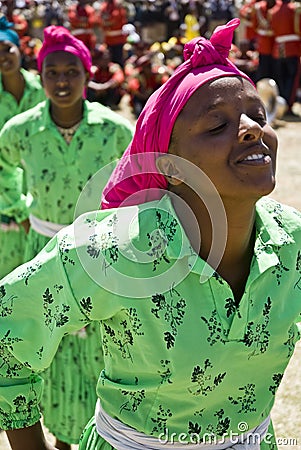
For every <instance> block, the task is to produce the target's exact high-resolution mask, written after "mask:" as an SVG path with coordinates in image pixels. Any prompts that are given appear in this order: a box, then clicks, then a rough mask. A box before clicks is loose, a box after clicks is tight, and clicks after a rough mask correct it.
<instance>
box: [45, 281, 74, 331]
mask: <svg viewBox="0 0 301 450" xmlns="http://www.w3.org/2000/svg"><path fill="white" fill-rule="evenodd" d="M43 308H44V316H45V325H46V327H48V328H49V330H50V331H51V332H53V330H54V328H55V327H57V328H59V327H62V326H64V325H65V324H66V323H67V322H69V317H68V316H67V315H66V313H67V312H68V311H69V310H70V306H69V305H66V304H62V305H54V298H53V295H52V293H51V292H50V289H49V288H46V290H45V292H44V294H43Z"/></svg>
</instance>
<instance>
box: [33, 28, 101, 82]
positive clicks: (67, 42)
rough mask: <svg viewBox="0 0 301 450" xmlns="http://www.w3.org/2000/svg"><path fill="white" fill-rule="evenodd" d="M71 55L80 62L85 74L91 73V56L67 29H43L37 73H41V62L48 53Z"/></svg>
mask: <svg viewBox="0 0 301 450" xmlns="http://www.w3.org/2000/svg"><path fill="white" fill-rule="evenodd" d="M59 51H63V52H68V53H72V54H73V55H75V56H78V58H79V59H80V60H81V62H82V64H83V66H84V68H85V69H86V71H87V72H89V73H91V66H92V60H91V54H90V51H89V49H88V48H87V47H86V46H85V44H84V43H83V42H82V41H80V40H79V39H77V38H76V37H74V36H72V34H71V33H70V31H69V30H67V28H65V27H62V26H56V25H50V26H49V27H46V28H45V29H44V40H43V45H42V47H41V49H40V51H39V54H38V58H37V63H38V70H39V72H41V71H42V66H43V61H44V59H45V58H46V56H47V55H48V54H49V53H53V52H59Z"/></svg>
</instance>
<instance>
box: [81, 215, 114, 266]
mask: <svg viewBox="0 0 301 450" xmlns="http://www.w3.org/2000/svg"><path fill="white" fill-rule="evenodd" d="M117 222H118V218H117V215H116V214H114V216H113V218H112V219H110V220H109V221H108V223H107V225H108V226H109V227H111V228H113V227H114V226H115V225H116V224H117ZM91 226H93V221H90V223H89V227H91ZM89 241H90V244H89V245H88V246H87V253H88V255H89V256H90V257H91V258H93V259H95V258H98V257H99V255H100V253H102V254H104V256H105V259H104V268H105V269H107V268H108V267H110V266H111V265H112V264H113V263H115V262H117V261H118V258H119V248H118V241H119V239H118V237H117V236H116V234H115V233H114V231H113V230H112V231H107V232H106V233H102V234H100V235H98V234H93V235H92V236H90V237H89Z"/></svg>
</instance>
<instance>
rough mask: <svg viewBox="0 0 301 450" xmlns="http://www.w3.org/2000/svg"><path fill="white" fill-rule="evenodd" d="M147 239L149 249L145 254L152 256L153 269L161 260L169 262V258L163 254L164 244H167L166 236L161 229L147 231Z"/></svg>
mask: <svg viewBox="0 0 301 450" xmlns="http://www.w3.org/2000/svg"><path fill="white" fill-rule="evenodd" d="M147 237H148V239H149V246H150V247H151V250H149V251H148V252H147V255H148V256H150V257H151V258H153V271H155V270H156V268H157V265H158V264H160V262H161V261H162V260H164V261H165V262H167V263H169V262H170V261H169V259H168V258H167V257H166V255H165V254H164V252H165V250H166V246H167V244H168V240H167V238H166V237H165V236H164V235H163V234H162V231H161V230H154V231H152V233H147Z"/></svg>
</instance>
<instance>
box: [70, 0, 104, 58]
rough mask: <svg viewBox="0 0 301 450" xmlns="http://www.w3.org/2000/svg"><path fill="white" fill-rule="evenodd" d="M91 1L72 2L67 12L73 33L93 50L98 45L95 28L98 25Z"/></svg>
mask: <svg viewBox="0 0 301 450" xmlns="http://www.w3.org/2000/svg"><path fill="white" fill-rule="evenodd" d="M89 3H90V2H89V1H88V0H78V1H77V2H76V3H72V4H71V5H70V6H69V8H68V11H67V14H68V20H69V28H70V31H71V33H72V34H73V36H75V37H76V38H77V39H80V40H81V41H82V42H83V43H84V44H85V45H86V46H87V47H88V49H89V50H90V51H91V50H93V49H94V47H95V45H96V34H95V32H94V28H95V26H96V25H97V16H96V13H95V9H94V8H93V6H91V5H90V4H89Z"/></svg>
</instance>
